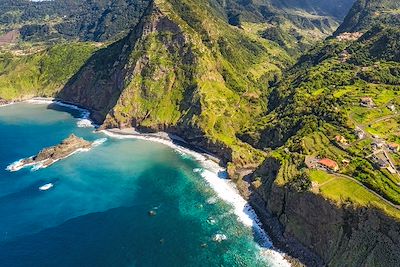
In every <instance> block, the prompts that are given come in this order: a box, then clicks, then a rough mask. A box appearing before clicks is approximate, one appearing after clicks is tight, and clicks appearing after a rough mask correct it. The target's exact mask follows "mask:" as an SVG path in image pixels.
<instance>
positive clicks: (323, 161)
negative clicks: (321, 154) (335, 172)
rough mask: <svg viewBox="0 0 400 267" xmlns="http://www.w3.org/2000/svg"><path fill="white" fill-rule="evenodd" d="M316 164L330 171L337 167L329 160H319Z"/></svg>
mask: <svg viewBox="0 0 400 267" xmlns="http://www.w3.org/2000/svg"><path fill="white" fill-rule="evenodd" d="M318 163H319V164H322V165H324V166H326V167H328V168H330V169H336V168H337V167H339V166H338V164H337V163H336V162H335V161H333V160H331V159H321V160H319V161H318Z"/></svg>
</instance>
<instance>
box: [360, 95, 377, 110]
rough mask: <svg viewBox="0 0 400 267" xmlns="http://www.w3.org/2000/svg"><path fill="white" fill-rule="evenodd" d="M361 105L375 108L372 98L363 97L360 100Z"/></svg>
mask: <svg viewBox="0 0 400 267" xmlns="http://www.w3.org/2000/svg"><path fill="white" fill-rule="evenodd" d="M360 105H361V106H362V107H367V108H373V107H375V103H374V100H372V98H371V97H362V98H361V100H360Z"/></svg>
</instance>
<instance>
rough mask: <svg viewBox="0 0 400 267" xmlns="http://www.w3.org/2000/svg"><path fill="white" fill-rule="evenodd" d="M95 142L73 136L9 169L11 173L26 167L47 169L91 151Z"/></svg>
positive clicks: (12, 165) (14, 164)
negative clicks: (81, 152)
mask: <svg viewBox="0 0 400 267" xmlns="http://www.w3.org/2000/svg"><path fill="white" fill-rule="evenodd" d="M92 145H93V142H89V141H86V140H84V139H82V138H79V137H77V136H76V135H74V134H71V135H70V136H69V137H68V138H66V139H64V140H63V141H62V142H61V143H60V144H58V145H56V146H51V147H48V148H44V149H42V150H41V151H40V152H39V153H38V154H37V155H36V156H33V157H29V158H25V159H22V160H19V161H17V162H15V163H13V164H11V165H10V166H9V167H8V168H7V169H8V170H9V171H18V170H20V169H22V168H24V167H28V166H35V168H37V169H40V168H46V167H48V166H50V165H52V164H54V163H55V162H57V161H58V160H60V159H64V158H67V157H69V156H71V155H73V154H74V153H76V152H78V151H85V150H89V149H90V148H91V147H92Z"/></svg>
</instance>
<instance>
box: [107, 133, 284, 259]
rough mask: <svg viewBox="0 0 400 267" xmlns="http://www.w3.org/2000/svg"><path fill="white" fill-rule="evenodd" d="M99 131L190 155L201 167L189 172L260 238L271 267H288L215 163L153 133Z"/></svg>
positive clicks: (250, 208)
mask: <svg viewBox="0 0 400 267" xmlns="http://www.w3.org/2000/svg"><path fill="white" fill-rule="evenodd" d="M102 132H103V133H104V134H106V135H108V136H110V137H113V138H118V139H141V140H150V141H155V142H158V143H162V144H165V145H167V146H169V147H172V148H173V149H175V150H177V151H180V152H181V153H185V154H187V155H190V156H192V157H193V158H194V159H195V160H197V161H198V162H200V163H201V164H202V166H203V168H195V169H193V172H196V173H199V174H200V175H201V176H202V177H203V178H204V179H205V180H206V181H207V183H208V184H209V185H210V186H211V188H212V189H213V190H214V191H215V192H216V193H217V195H218V197H219V198H220V199H222V200H223V201H225V202H227V203H229V204H231V205H232V206H233V209H234V213H235V214H236V216H237V217H238V220H239V221H240V222H241V223H243V224H244V225H245V226H247V227H251V228H252V229H253V231H254V232H255V234H256V235H257V236H258V238H259V239H260V245H261V247H262V255H263V256H265V257H267V258H269V259H270V260H272V263H271V264H272V266H280V267H286V266H290V263H289V262H288V261H287V260H285V259H284V254H283V253H281V252H279V251H277V250H276V249H274V248H273V245H272V242H271V239H270V238H269V237H268V235H267V234H266V232H265V231H264V230H263V229H262V226H261V222H260V220H259V219H258V217H257V215H256V213H255V211H254V210H253V208H252V207H251V206H250V204H248V203H247V201H246V200H244V199H243V197H242V196H241V195H240V194H239V191H238V190H237V188H236V186H235V184H234V183H233V182H232V181H231V180H229V179H227V177H228V175H227V172H226V170H225V169H224V168H222V167H220V166H219V165H218V164H217V163H216V162H214V161H212V160H210V159H209V158H208V157H207V156H206V155H203V154H201V153H198V152H195V151H193V150H190V149H188V148H185V147H182V146H179V145H176V144H174V143H173V142H172V140H168V139H167V138H165V135H161V136H160V137H157V135H154V134H152V135H146V134H139V133H133V134H125V133H123V134H118V133H116V132H112V131H107V130H103V131H102ZM210 222H211V221H210ZM210 222H209V223H210ZM212 222H213V223H215V221H214V219H213V221H212Z"/></svg>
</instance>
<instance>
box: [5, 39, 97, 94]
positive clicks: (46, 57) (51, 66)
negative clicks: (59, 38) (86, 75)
mask: <svg viewBox="0 0 400 267" xmlns="http://www.w3.org/2000/svg"><path fill="white" fill-rule="evenodd" d="M95 50H96V47H95V46H94V45H92V44H89V43H72V44H71V43H69V44H59V45H55V46H53V47H51V48H48V49H45V50H43V51H40V52H37V53H35V54H32V55H14V54H12V53H10V52H5V53H2V54H0V62H1V63H0V97H1V98H4V99H9V100H12V99H21V98H27V97H32V96H54V94H55V92H57V90H59V89H60V88H61V87H62V86H63V85H64V84H65V83H66V82H67V81H68V79H69V78H71V77H72V75H74V74H75V73H76V72H77V71H78V70H79V68H80V67H81V66H82V65H83V64H84V63H85V61H86V60H87V59H88V58H89V57H90V55H91V54H92V53H93V52H94V51H95Z"/></svg>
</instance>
